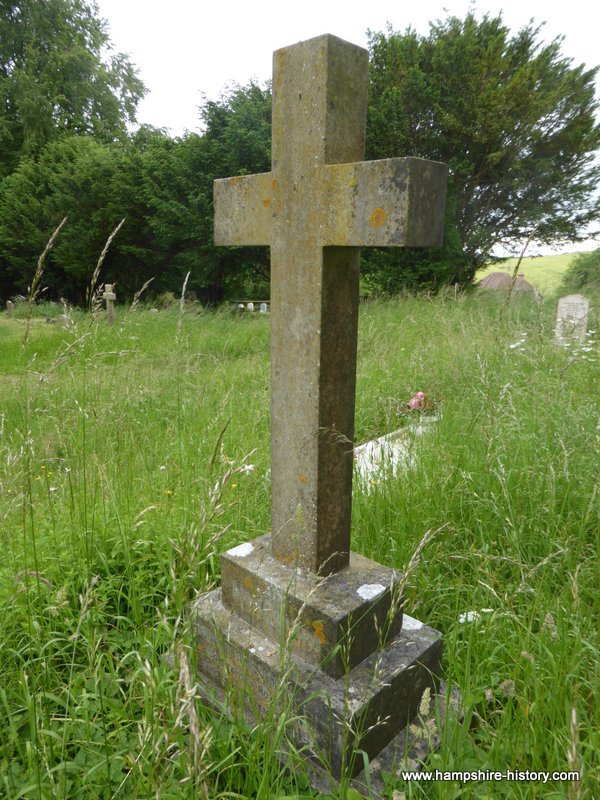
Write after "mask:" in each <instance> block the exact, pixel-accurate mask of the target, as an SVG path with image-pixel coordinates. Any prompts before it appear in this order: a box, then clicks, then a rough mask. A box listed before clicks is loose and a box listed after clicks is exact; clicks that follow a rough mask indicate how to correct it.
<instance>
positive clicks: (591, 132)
mask: <svg viewBox="0 0 600 800" xmlns="http://www.w3.org/2000/svg"><path fill="white" fill-rule="evenodd" d="M539 33H540V28H539V27H534V25H533V24H530V25H529V26H527V27H525V28H523V29H522V30H520V31H519V32H518V33H517V34H516V35H515V36H513V37H512V38H511V37H510V35H509V30H508V28H507V27H506V26H505V25H504V24H503V22H502V18H501V16H498V17H489V16H487V15H486V16H484V17H483V19H482V20H481V21H480V22H478V21H477V19H476V18H475V16H474V14H473V13H469V14H467V16H466V18H465V19H464V20H460V19H458V18H456V17H450V18H448V19H447V20H445V21H442V22H436V23H435V24H432V25H431V26H430V31H429V34H428V35H427V36H420V35H418V34H417V33H416V32H415V31H413V30H411V29H408V30H407V31H406V32H405V33H403V34H401V33H397V32H394V31H393V30H392V29H391V28H389V29H388V31H387V34H384V33H371V34H370V43H369V49H370V58H371V65H370V104H369V120H368V127H367V149H368V154H369V157H371V158H385V157H393V156H407V155H414V156H422V157H425V158H432V159H436V160H439V161H444V162H446V163H448V164H449V167H450V176H449V185H448V199H449V202H448V210H447V218H446V231H447V244H446V245H445V249H444V250H442V251H438V253H437V254H436V253H435V252H434V251H416V250H415V251H413V250H407V251H398V252H395V253H392V254H390V255H387V256H386V255H384V254H383V253H381V254H375V255H374V256H370V257H369V254H367V257H366V269H365V271H366V274H367V278H369V277H370V278H371V279H373V282H374V283H375V285H379V286H380V287H381V283H382V278H383V277H386V276H388V277H389V276H390V275H392V273H393V272H394V271H395V272H396V278H395V280H396V283H398V282H402V281H403V280H405V278H403V277H402V276H403V275H404V276H407V277H408V280H409V281H411V280H412V281H413V282H416V283H420V284H424V285H426V286H428V285H431V286H435V285H439V283H443V282H447V281H448V280H450V281H456V282H459V283H463V284H466V283H468V282H470V281H471V280H472V278H473V276H474V274H475V272H476V270H477V269H478V268H479V267H480V266H481V265H482V264H483V263H484V262H485V261H486V260H488V259H489V257H490V253H491V250H492V248H493V247H494V246H495V245H503V246H505V247H511V246H515V245H517V244H518V243H519V242H522V241H523V240H526V239H527V238H528V237H529V236H530V235H531V233H532V232H533V231H535V239H536V240H537V241H539V242H543V243H553V244H558V243H563V242H575V241H580V240H581V239H582V238H584V237H585V236H587V235H589V234H588V233H587V232H586V226H588V224H589V223H590V222H593V221H596V220H597V218H598V214H599V212H600V200H599V198H598V196H597V195H596V194H595V189H596V186H597V184H598V178H599V177H600V167H599V166H598V164H597V163H594V153H595V152H596V151H597V149H598V147H599V146H600V125H598V123H597V122H596V119H595V114H596V112H597V110H598V102H597V100H596V98H595V95H594V79H595V75H596V71H597V70H596V69H585V68H584V67H583V66H573V65H572V62H571V60H569V59H567V58H565V57H563V56H562V55H561V51H560V45H561V41H560V39H558V40H555V41H553V42H551V43H550V44H545V45H543V44H541V43H540V42H539V41H538V36H539ZM391 280H392V283H393V282H394V279H393V278H392V279H391Z"/></svg>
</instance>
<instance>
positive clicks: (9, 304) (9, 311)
mask: <svg viewBox="0 0 600 800" xmlns="http://www.w3.org/2000/svg"><path fill="white" fill-rule="evenodd" d="M14 313H15V304H14V303H13V301H12V300H7V301H6V316H7V317H9V319H12V318H13V316H14Z"/></svg>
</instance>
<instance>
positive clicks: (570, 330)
mask: <svg viewBox="0 0 600 800" xmlns="http://www.w3.org/2000/svg"><path fill="white" fill-rule="evenodd" d="M589 314H590V301H589V300H588V298H587V297H584V296H583V295H581V294H569V295H567V296H566V297H561V298H560V300H559V301H558V307H557V310H556V327H555V330H554V336H555V340H556V342H557V343H558V344H562V345H564V344H566V343H567V342H569V341H579V342H583V341H585V335H586V333H587V326H588V318H589Z"/></svg>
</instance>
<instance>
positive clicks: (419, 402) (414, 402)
mask: <svg viewBox="0 0 600 800" xmlns="http://www.w3.org/2000/svg"><path fill="white" fill-rule="evenodd" d="M425 400H426V396H425V392H417V393H416V394H415V395H414V396H413V397H411V398H410V400H409V401H408V407H409V408H411V409H413V410H414V409H418V408H423V406H424V404H425Z"/></svg>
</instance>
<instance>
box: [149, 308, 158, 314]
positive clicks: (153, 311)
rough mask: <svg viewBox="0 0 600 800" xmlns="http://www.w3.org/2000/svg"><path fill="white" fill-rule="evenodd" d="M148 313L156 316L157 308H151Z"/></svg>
mask: <svg viewBox="0 0 600 800" xmlns="http://www.w3.org/2000/svg"><path fill="white" fill-rule="evenodd" d="M150 313H151V314H158V308H151V309H150Z"/></svg>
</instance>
